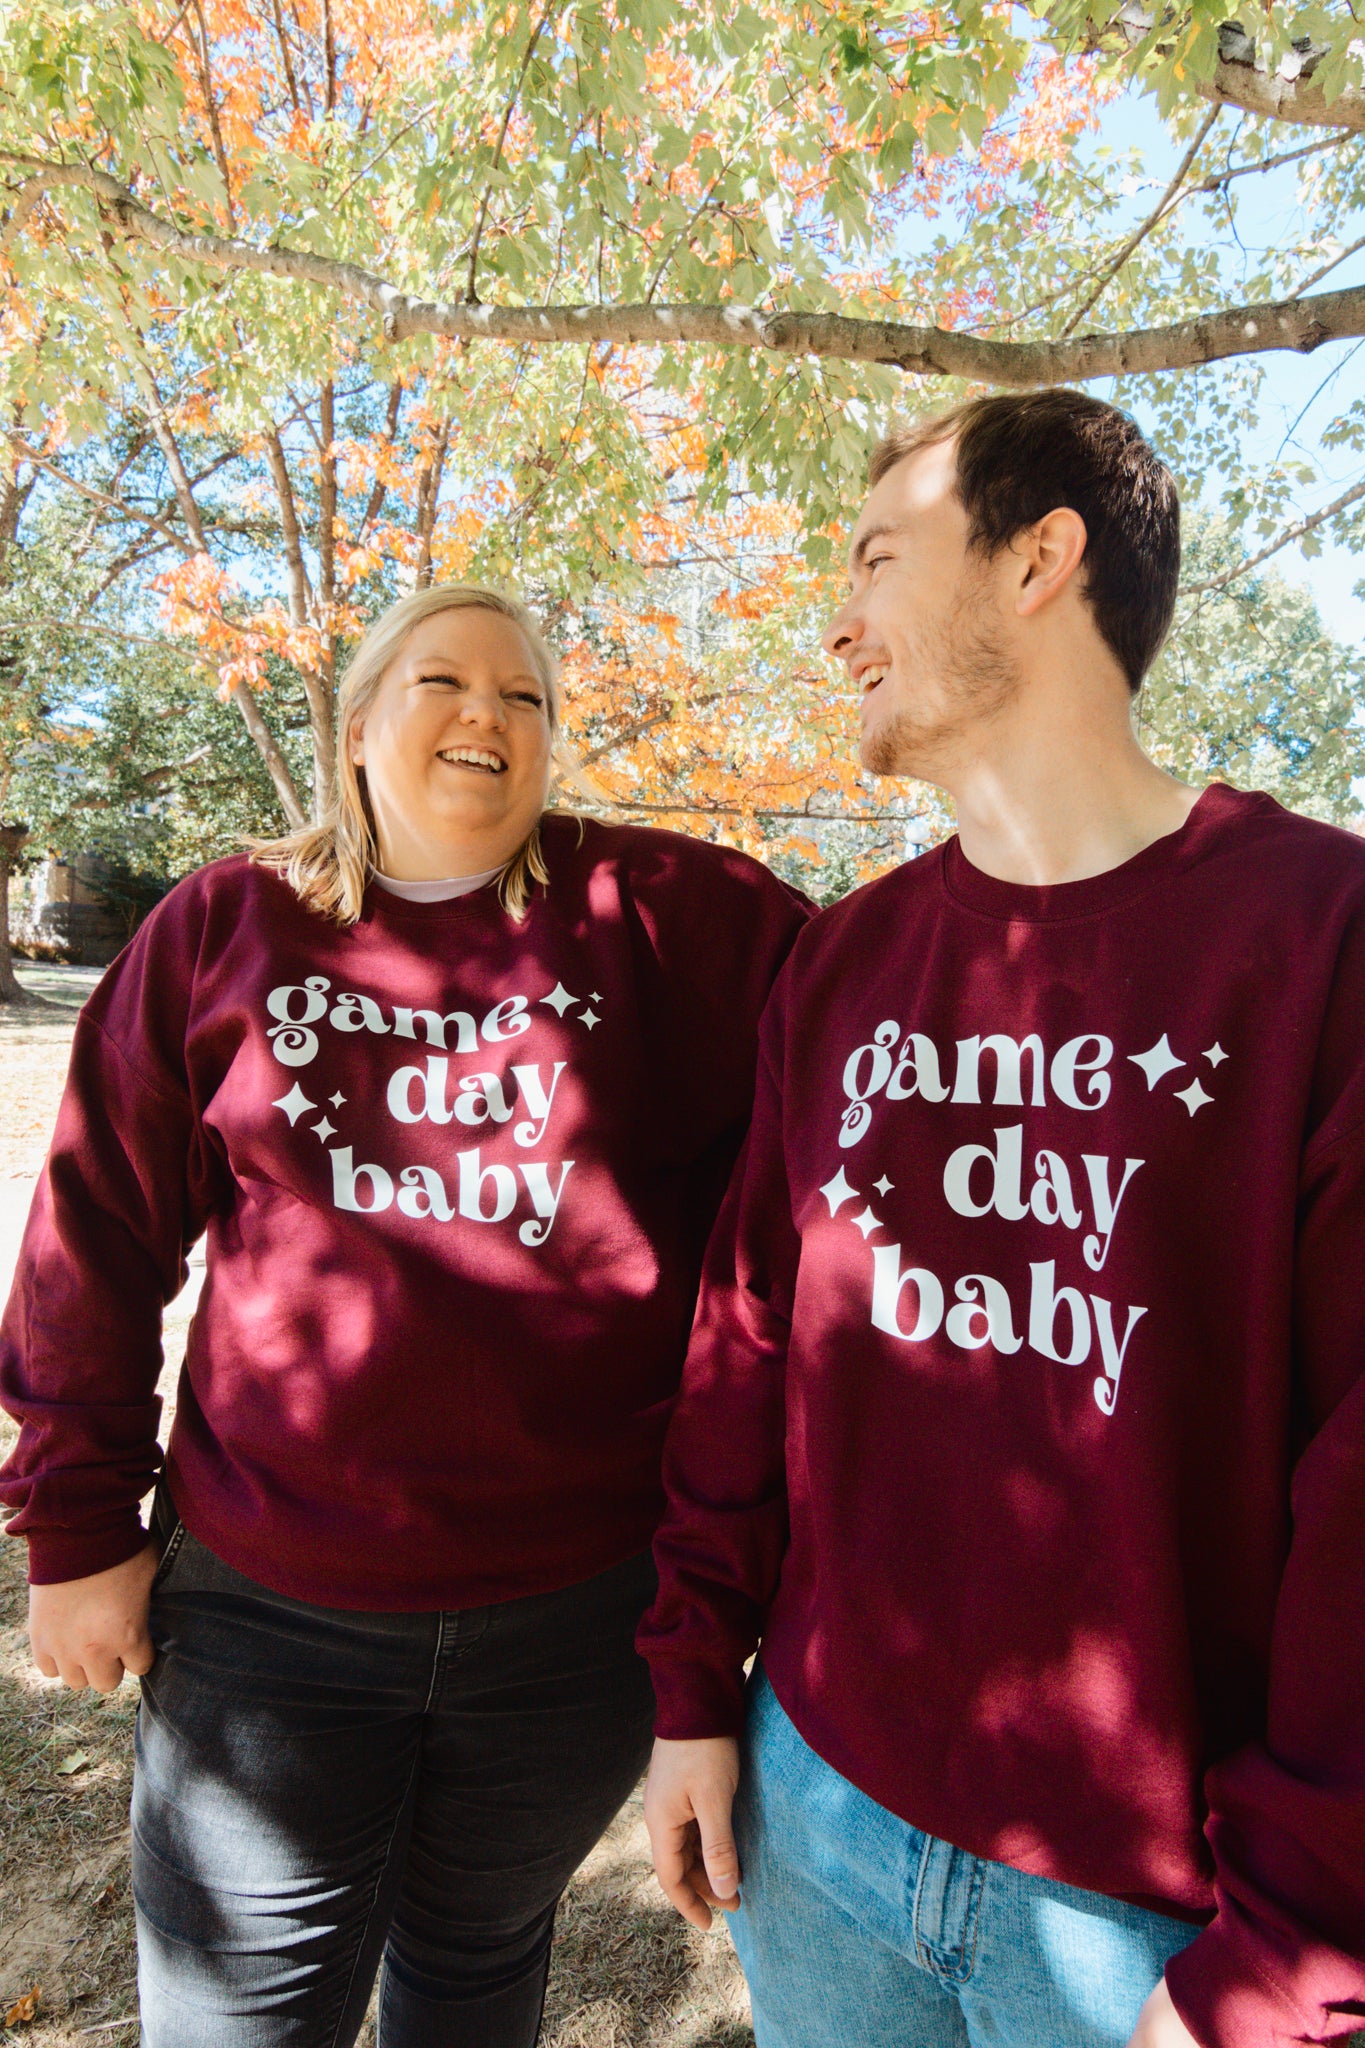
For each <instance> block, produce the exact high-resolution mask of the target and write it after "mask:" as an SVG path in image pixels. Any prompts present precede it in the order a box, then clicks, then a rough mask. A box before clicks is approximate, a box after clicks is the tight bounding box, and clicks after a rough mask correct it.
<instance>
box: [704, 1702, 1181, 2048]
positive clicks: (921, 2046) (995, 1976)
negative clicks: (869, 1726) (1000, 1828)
mask: <svg viewBox="0 0 1365 2048" xmlns="http://www.w3.org/2000/svg"><path fill="white" fill-rule="evenodd" d="M735 1833H736V1840H737V1845H738V1848H739V1859H740V1897H741V1904H740V1908H739V1910H738V1912H735V1913H732V1914H731V1915H730V1929H731V1932H732V1934H733V1935H734V1940H735V1947H736V1948H737V1949H738V1950H739V1958H740V1961H741V1962H742V1963H743V1965H744V1974H745V1976H746V1977H747V1978H748V1980H749V1993H750V1997H751V1999H752V2001H753V2011H754V2034H755V2038H756V2040H757V2043H758V2048H835V2044H838V2048H1125V2044H1126V2043H1127V2041H1128V2038H1129V2036H1130V2035H1131V2033H1132V2031H1133V2028H1134V2026H1135V2024H1136V2022H1137V2016H1138V2014H1139V2012H1140V2011H1141V2009H1142V2005H1143V2002H1144V2000H1145V1999H1146V1998H1147V1995H1148V1993H1149V1992H1150V1991H1152V1990H1153V1989H1154V1987H1155V1986H1156V1984H1157V1982H1158V1980H1159V1979H1160V1977H1161V1973H1162V1971H1163V1969H1164V1968H1165V1965H1166V1959H1167V1957H1168V1956H1172V1955H1174V1954H1176V1952H1177V1951H1178V1950H1179V1949H1182V1948H1184V1947H1185V1946H1186V1945H1187V1943H1189V1942H1191V1941H1193V1940H1194V1938H1195V1936H1196V1934H1197V1933H1198V1932H1199V1929H1198V1928H1197V1927H1192V1926H1190V1925H1189V1924H1188V1922H1186V1921H1183V1920H1170V1919H1167V1918H1166V1917H1165V1916H1164V1915H1163V1914H1160V1913H1150V1912H1146V1911H1144V1910H1143V1908H1142V1907H1140V1906H1128V1905H1124V1904H1123V1903H1122V1901H1121V1900H1118V1899H1108V1898H1104V1897H1102V1896H1101V1895H1100V1894H1099V1893H1097V1892H1087V1891H1079V1890H1077V1889H1076V1888H1075V1887H1074V1886H1072V1885H1065V1884H1054V1883H1052V1882H1051V1881H1050V1880H1049V1879H1047V1878H1041V1877H1028V1876H1026V1875H1025V1874H1024V1873H1023V1872H1022V1871H1018V1870H1011V1869H1010V1868H1009V1866H1008V1865H1007V1864H1003V1863H989V1862H987V1861H985V1860H984V1859H983V1858H982V1857H980V1856H969V1855H968V1854H967V1853H966V1852H965V1851H964V1850H962V1849H955V1848H953V1847H952V1845H951V1844H950V1843H948V1842H941V1841H938V1840H937V1839H936V1838H935V1837H934V1836H932V1835H924V1834H921V1833H920V1831H919V1829H918V1828H913V1827H911V1826H910V1825H909V1823H908V1822H906V1821H903V1820H899V1819H897V1817H896V1815H895V1814H893V1813H888V1812H887V1810H886V1808H885V1807H884V1806H878V1805H877V1803H876V1802H875V1800H872V1799H869V1798H868V1797H867V1795H866V1793H863V1792H860V1791H859V1790H858V1789H857V1787H856V1786H855V1785H851V1784H850V1783H849V1782H848V1780H847V1779H846V1778H843V1777H840V1775H839V1773H838V1772H837V1771H835V1770H833V1769H832V1768H831V1767H830V1765H829V1764H827V1763H825V1762H824V1761H823V1760H822V1759H821V1758H820V1757H818V1756H817V1755H816V1754H815V1751H814V1750H813V1749H811V1748H810V1747H809V1746H808V1745H807V1744H806V1743H805V1742H803V1741H802V1739H801V1737H800V1736H799V1735H798V1734H797V1732H796V1730H795V1728H794V1727H793V1726H792V1724H791V1722H790V1721H789V1720H788V1718H787V1716H786V1714H785V1713H784V1712H783V1710H782V1708H781V1706H780V1705H779V1704H778V1700H777V1696H776V1694H775V1693H774V1692H773V1689H772V1687H771V1686H770V1685H769V1683H768V1681H767V1679H766V1678H765V1677H764V1676H763V1673H762V1669H761V1667H760V1668H759V1669H758V1670H756V1672H755V1674H754V1678H753V1680H752V1682H751V1685H750V1688H749V1712H748V1725H747V1728H746V1731H745V1741H744V1750H743V1757H742V1768H741V1775H740V1788H739V1796H738V1799H737V1800H736V1804H735Z"/></svg>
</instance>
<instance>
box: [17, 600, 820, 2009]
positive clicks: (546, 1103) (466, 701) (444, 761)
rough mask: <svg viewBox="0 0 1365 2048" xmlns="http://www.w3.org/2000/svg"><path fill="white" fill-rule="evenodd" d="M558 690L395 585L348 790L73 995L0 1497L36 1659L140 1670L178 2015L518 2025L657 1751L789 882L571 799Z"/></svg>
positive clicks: (152, 1891)
mask: <svg viewBox="0 0 1365 2048" xmlns="http://www.w3.org/2000/svg"><path fill="white" fill-rule="evenodd" d="M557 723H558V700H557V692H556V679H555V670H554V664H553V660H552V658H551V656H550V654H549V652H548V650H547V649H546V647H545V645H544V643H543V641H542V640H541V638H540V635H539V633H538V632H537V630H536V628H535V626H534V624H533V623H532V621H531V619H530V618H529V616H528V615H527V613H526V612H525V611H523V610H522V609H521V607H520V606H519V605H516V604H514V603H512V602H511V601H510V600H508V599H506V598H504V597H501V596H499V595H497V594H496V593H494V592H490V591H486V590H477V589H472V588H467V587H464V586H448V587H438V588H435V589H432V590H427V591H423V592H420V593H419V594H417V595H415V596H412V597H409V598H406V599H404V600H403V601H402V602H401V603H399V604H396V605H395V606H394V607H393V608H392V609H391V610H390V611H389V612H387V613H386V614H385V616H384V617H383V618H382V619H380V621H379V622H378V623H377V624H376V625H375V626H374V627H373V628H372V629H371V631H370V632H369V634H368V635H367V636H366V638H365V639H364V640H363V641H362V643H361V646H360V648H359V650H358V652H357V654H356V657H355V660H354V661H353V663H352V665H351V668H350V670H349V672H348V674H347V676H346V679H345V681H344V683H343V685H342V689H341V693H340V747H339V755H340V762H341V769H340V778H339V779H340V794H339V796H338V798H337V801H336V804H335V806H334V808H333V810H332V813H331V815H330V816H329V817H328V819H327V820H326V822H325V823H323V824H322V825H320V826H318V827H316V828H311V829H305V830H302V831H299V832H296V833H294V834H293V835H292V836H291V837H290V838H288V839H285V840H282V841H280V842H278V843H276V844H274V845H272V846H269V847H265V848H262V849H259V850H258V851H257V853H256V854H255V855H254V857H252V858H250V859H247V858H245V857H243V858H238V859H232V860H225V861H220V862H217V863H215V864H214V865H212V866H211V867H208V868H205V869H203V870H202V871H201V872H200V873H198V874H196V875H192V876H190V877H189V878H188V880H186V881H184V882H182V883H181V884H180V885H179V886H178V887H177V888H176V889H174V890H173V891H172V892H171V894H170V895H169V896H168V897H167V898H166V900H165V901H164V902H163V903H162V904H161V905H160V906H159V907H158V908H157V910H156V911H155V912H154V913H153V915H152V916H151V917H150V918H149V919H148V921H147V923H146V924H145V925H144V926H143V928H142V930H141V931H140V932H139V934H138V936H137V938H136V939H135V940H134V941H133V943H132V945H131V946H130V947H129V948H128V950H127V951H126V952H125V953H124V954H123V955H122V956H121V957H120V959H119V960H118V961H117V962H116V963H115V965H114V967H113V968H112V969H111V970H110V972H109V974H108V975H107V976H106V977H105V979H104V981H103V982H102V983H101V985H100V988H99V989H98V991H97V992H96V994H95V995H94V996H93V997H92V998H91V1000H90V1002H89V1003H88V1004H87V1006H86V1008H85V1010H84V1012H83V1013H82V1017H81V1021H80V1024H79V1026H78V1029H77V1034H76V1040H75V1045H74V1049H73V1054H72V1062H71V1071H70V1078H69V1081H68V1085H67V1092H66V1096H65V1099H64V1102H63V1105H62V1109H61V1113H60V1116H59V1118H58V1123H57V1129H56V1135H55V1138H54V1142H53V1147H52V1152H51V1155H50V1157H49V1160H48V1164H47V1168H46V1171H45V1174H44V1177H43V1180H42V1182H41V1184H40V1186H39V1190H38V1193H37V1196H36V1198H35V1201H34V1206H33V1212H32V1216H31V1218H30V1222H29V1226H28V1231H27V1235H26V1238H25V1243H24V1249H23V1253H22V1255H21V1260H20V1266H19V1270H18V1273H17V1276H16V1279H15V1285H14V1292H13V1295H12V1298H11V1301H10V1305H9V1309H8V1312H7V1315H6V1320H5V1323H4V1328H3V1344H0V1392H3V1396H4V1399H5V1403H6V1405H7V1406H8V1407H9V1408H10V1410H11V1412H12V1413H13V1414H14V1415H15V1416H16V1417H17V1418H18V1419H19V1420H20V1422H21V1423H22V1425H23V1428H22V1435H21V1439H20V1443H19V1447H18V1449H17V1452H16V1454H15V1456H14V1458H13V1459H12V1460H11V1462H10V1465H9V1466H8V1468H7V1471H6V1475H5V1480H4V1488H3V1491H4V1494H5V1497H6V1498H8V1500H9V1501H10V1502H11V1504H12V1505H14V1506H15V1507H16V1508H17V1509H18V1513H17V1515H16V1517H15V1519H14V1521H13V1522H12V1524H11V1528H12V1530H13V1531H14V1532H16V1533H18V1534H22V1535H24V1536H26V1537H27V1539H28V1543H29V1548H30V1577H31V1580H32V1582H33V1583H32V1599H31V1614H30V1622H31V1637H32V1642H33V1648H34V1654H35V1658H36V1661H37V1663H38V1667H39V1669H40V1670H42V1671H44V1672H46V1673H48V1674H49V1675H54V1674H58V1673H59V1674H60V1675H61V1676H62V1677H63V1678H64V1679H65V1680H66V1681H67V1682H68V1683H69V1684H73V1685H83V1684H87V1683H88V1684H93V1685H95V1686H99V1687H102V1688H107V1687H110V1686H113V1685H116V1684H117V1683H118V1682H119V1680H120V1678H121V1676H122V1673H123V1672H124V1671H125V1670H128V1671H132V1672H136V1673H139V1674H145V1675H144V1676H143V1697H142V1706H141V1710H140V1713H139V1722H138V1737H137V1767H136V1773H135V1785H134V1796H133V1848H134V1863H133V1875H134V1891H135V1896H136V1901H137V1910H138V1937H139V1954H140V1965H139V1983H140V1993H141V2000H142V2020H143V2035H142V2039H143V2042H144V2048H248V2044H250V2048H277V2044H285V2043H288V2044H290V2048H340V2044H344V2043H348V2042H351V2041H353V2040H354V2039H355V2035H356V2032H357V2029H358V2027H359V2025H360V2022H361V2019H362V2016H363V2014H364V2011H365V2007H366V2004H367V2001H368V1997H369V1992H370V1986H371V1983H372V1980H373V1978H374V1975H375V1971H376V1969H377V1968H378V1966H379V1964H380V1961H381V1958H382V1961H383V1981H382V1991H381V2019H380V2041H381V2043H382V2044H383V2048H417V2044H419V2043H420V2044H421V2048H445V2044H470V2048H473V2044H478V2048H522V2044H530V2043H531V2042H533V2041H534V2039H535V2036H536V2032H537V2028H538V2024H539V2015H540V2010H541V2004H542V1999H543V1994H544V1986H545V1976H546V1969H547V1963H548V1956H549V1945H550V1938H551V1931H552V1926H553V1920H554V1911H555V1905H556V1902H557V1899H558V1897H559V1894H560V1891H561V1889H562V1887H563V1885H564V1884H565V1882H566V1880H567V1878H568V1877H569V1875H570V1873H571V1872H572V1871H573V1869H574V1867H575V1866H576V1865H577V1863H578V1862H579V1861H580V1859H581V1858H582V1857H583V1855H584V1854H585V1853H586V1851H587V1850H588V1848H589V1847H590V1846H591V1844H592V1843H593V1841H594V1840H595V1839H596V1837H597V1836H598V1834H599V1833H600V1832H601V1830H602V1828H603V1827H604V1826H605V1825H606V1823H607V1821H608V1820H609V1819H610V1817H611V1816H612V1814H613V1813H614V1812H615V1810H616V1809H617V1807H618V1806H619V1805H620V1803H621V1801H622V1800H623V1799H624V1797H625V1796H626V1794H627V1792H628V1791H629V1790H630V1788H631V1786H632V1784H633V1783H634V1782H635V1780H636V1777H637V1775H638V1773H639V1771H640V1769H641V1768H642V1765H643V1763H644V1760H645V1755H646V1750H647V1744H648V1739H649V1727H650V1719H651V1705H650V1694H649V1685H648V1679H647V1676H646V1673H645V1668H644V1665H643V1664H642V1663H641V1661H640V1660H639V1658H638V1657H637V1656H636V1654H635V1651H634V1647H633V1636H634V1630H635V1625H636V1623H637V1621H638V1619H639V1617H640V1615H641V1613H642V1612H643V1609H644V1608H645V1606H646V1605H647V1603H648V1600H649V1598H650V1594H651V1589H652V1584H653V1580H652V1572H651V1567H650V1563H649V1558H648V1545H649V1541H650V1537H651V1534H652V1531H653V1527H654V1524H655V1521H656V1519H657V1515H658V1510H659V1504H660V1492H659V1476H658V1465H659V1449H660V1440H661V1436H662V1432H663V1427H664V1423H665V1419H666V1417H667V1413H668V1409H669V1404H670V1400H671V1397H672V1394H673V1391H674V1388H675V1384H676V1381H677V1376H678V1370H679V1364H680V1360H681V1356H682V1350H683V1345H684V1340H685V1336H686V1332H687V1327H688V1322H689V1317H690V1313H691V1308H692V1302H693V1296H694V1292H695V1286H696V1278H697V1266H698V1261H699V1254H700V1249H701V1246H702V1244H703V1242H704V1239H705V1236H706V1232H707V1228H708V1225H709V1223H710V1220H711V1217H712V1215H713V1212H714V1209H715V1206H716V1203H717V1200H718V1196H719V1192H720V1190H721V1188H722V1187H723V1185H724V1180H725V1175H726V1171H727V1168H728V1166H729V1164H730V1161H731V1159H732V1158H733V1156H734V1153H735V1149H736V1146H737V1143H738V1139H739V1137H740V1135H741V1133H742V1129H743V1125H744V1123H745V1120H746V1118H747V1115H748V1111H749V1103H750V1094H751V1089H752V1083H753V1065H754V1038H755V1028H756V1024H757V1018H758V1013H759V1011H760V1009H761V1008H762V1005H763V1002H764V999H765V997H766V994H767V991H768V988H769V985H770V983H771V982H772V979H773V977H774V975H775V973H776V971H777V968H778V966H779V964H780V962H781V960H782V958H783V956H784V955H785V953H786V950H787V948H788V946H789V944H790V942H791V940H792V938H793V937H794V935H795V931H796V929H797V928H798V926H799V925H800V923H801V920H802V916H803V909H802V907H801V905H800V904H799V903H798V902H797V901H796V900H795V899H794V898H793V897H792V896H791V895H790V894H789V892H787V891H786V890H785V889H784V888H783V887H782V886H781V885H780V884H779V883H778V882H776V881H775V880H774V879H773V877H772V876H771V875H770V874H769V873H768V872H767V871H766V869H764V868H762V867H761V866H759V864H758V863H756V862H754V861H751V860H748V859H746V858H744V857H743V856H741V855H737V854H734V853H730V852H727V851H724V850H722V849H719V848H716V847H712V846H708V845H705V844H701V843H698V842H696V841H693V840H689V839H685V838H681V837H677V836H675V835H673V834H670V833H664V832H653V831H642V830H639V829H635V828H631V827H621V826H605V825H601V824H597V823H593V822H588V821H578V820H575V819H570V818H564V817H555V816H553V815H549V816H547V815H545V804H546V801H547V792H548V788H549V780H550V773H551V764H552V756H553V752H554V744H555V736H556V729H557ZM201 1231H206V1232H207V1237H208V1270H207V1278H206V1282H205V1286H204V1292H203V1296H202V1299H201V1302H200V1305H199V1308H198V1311H197V1313H196V1315H195V1319H194V1323H193V1327H192V1329H191V1333H190V1340H189V1348H188V1352H187V1355H186V1361H185V1367H184V1371H183V1373H182V1376H181V1382H180V1389H179V1395H178V1403H177V1410H176V1416H175V1423H174V1428H173V1430H172V1432H171V1438H170V1444H169V1448H168V1451H167V1454H166V1461H165V1470H164V1473H163V1477H162V1481H161V1484H160V1486H159V1488H158V1494H157V1502H156V1510H155V1518H154V1520H155V1529H154V1533H153V1537H152V1540H149V1538H148V1535H147V1533H146V1532H145V1531H144V1530H143V1529H142V1527H141V1524H140V1520H139V1515H138V1502H139V1500H140V1498H141V1497H142V1495H143V1494H144V1493H145V1492H146V1491H147V1489H148V1487H149V1486H150V1485H151V1484H152V1480H153V1475H154V1472H155V1468H156V1466H157V1463H158V1458H159V1454H158V1451H157V1446H156V1424H157V1412H158V1402H157V1400H156V1396H155V1393H154V1388H155V1384H156V1379H157V1373H158V1369H159V1365H160V1319H161V1312H162V1309H163V1306H164V1304H165V1303H166V1301H167V1300H169V1299H170V1297H171V1296H172V1295H174V1294H175V1293H176V1292H177V1291H178V1289H179V1287H180V1285H181V1284H182V1281H183V1279H184V1273H185V1267H184V1251H185V1247H186V1246H187V1245H188V1244H189V1243H191V1242H192V1241H193V1240H194V1239H195V1238H196V1237H197V1236H198V1235H199V1234H200V1232H201ZM149 1598H150V1619H149Z"/></svg>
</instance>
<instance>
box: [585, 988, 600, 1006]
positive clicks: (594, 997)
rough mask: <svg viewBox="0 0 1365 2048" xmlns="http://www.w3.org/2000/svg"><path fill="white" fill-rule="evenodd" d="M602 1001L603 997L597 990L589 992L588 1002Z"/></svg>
mask: <svg viewBox="0 0 1365 2048" xmlns="http://www.w3.org/2000/svg"><path fill="white" fill-rule="evenodd" d="M601 1000H602V997H601V995H600V994H599V992H598V991H597V990H596V989H595V988H593V989H589V990H588V1001H589V1002H590V1003H600V1002H601Z"/></svg>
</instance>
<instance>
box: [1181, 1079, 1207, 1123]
mask: <svg viewBox="0 0 1365 2048" xmlns="http://www.w3.org/2000/svg"><path fill="white" fill-rule="evenodd" d="M1175 1099H1176V1101H1177V1102H1183V1103H1184V1105H1185V1107H1186V1108H1187V1109H1188V1111H1189V1112H1190V1115H1191V1116H1193V1115H1194V1113H1195V1111H1196V1110H1197V1109H1202V1108H1203V1107H1204V1104H1205V1103H1206V1102H1212V1101H1213V1097H1212V1096H1211V1095H1210V1094H1208V1092H1207V1091H1206V1090H1205V1089H1203V1088H1201V1087H1200V1085H1199V1083H1198V1082H1197V1081H1191V1083H1190V1085H1189V1087H1188V1088H1178V1089H1177V1090H1176V1095H1175Z"/></svg>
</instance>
